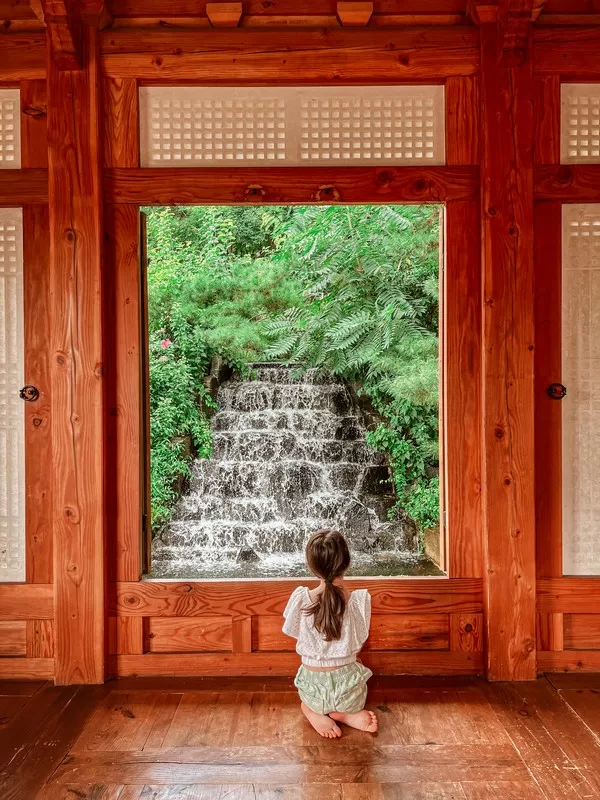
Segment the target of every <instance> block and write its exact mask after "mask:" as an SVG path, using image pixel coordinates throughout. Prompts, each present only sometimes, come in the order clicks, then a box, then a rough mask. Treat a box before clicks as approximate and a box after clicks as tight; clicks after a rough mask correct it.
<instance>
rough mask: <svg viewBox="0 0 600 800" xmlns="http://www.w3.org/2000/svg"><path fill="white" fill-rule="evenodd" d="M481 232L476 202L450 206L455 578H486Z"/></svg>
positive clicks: (447, 406)
mask: <svg viewBox="0 0 600 800" xmlns="http://www.w3.org/2000/svg"><path fill="white" fill-rule="evenodd" d="M479 229H480V210H479V205H478V203H477V201H471V202H463V201H452V202H450V203H447V205H446V233H445V242H446V255H445V264H444V275H443V292H444V318H445V334H444V342H445V348H444V352H443V354H442V368H443V370H444V380H443V386H444V396H443V406H442V407H443V412H444V415H445V418H444V425H443V430H444V442H443V448H444V452H445V462H446V470H445V472H446V483H447V486H446V511H447V528H448V544H449V559H448V574H449V576H450V577H451V578H461V577H467V576H469V577H471V576H480V575H482V574H483V563H482V562H483V555H482V546H483V542H482V525H481V513H482V508H481V469H482V463H481V430H482V429H481V414H482V405H481V300H480V298H481V237H480V232H479Z"/></svg>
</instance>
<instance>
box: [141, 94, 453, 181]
mask: <svg viewBox="0 0 600 800" xmlns="http://www.w3.org/2000/svg"><path fill="white" fill-rule="evenodd" d="M444 118H445V113H444V87H443V86H401V87H381V86H378V87H369V86H361V87H347V88H329V87H310V88H298V87H278V88H268V87H265V88H261V89H257V88H243V89H241V88H237V89H234V88H225V89H214V88H210V87H191V86H188V87H185V86H183V87H182V86H170V87H164V86H163V87H161V86H153V87H143V88H141V89H140V126H141V129H140V139H141V151H142V166H144V167H152V166H154V167H161V166H162V167H177V166H179V167H186V166H187V167H197V166H231V165H233V164H237V165H238V166H252V165H257V164H272V165H279V166H301V165H304V166H309V165H313V166H314V165H319V164H332V163H339V162H341V163H346V164H348V163H350V164H355V165H357V166H360V165H366V164H387V165H391V164H419V163H422V164H429V165H436V164H437V165H439V164H443V163H445V133H444Z"/></svg>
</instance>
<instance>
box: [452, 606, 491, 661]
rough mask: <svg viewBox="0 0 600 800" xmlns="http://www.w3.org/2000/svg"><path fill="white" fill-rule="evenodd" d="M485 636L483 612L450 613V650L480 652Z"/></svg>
mask: <svg viewBox="0 0 600 800" xmlns="http://www.w3.org/2000/svg"><path fill="white" fill-rule="evenodd" d="M483 637H484V630H483V615H482V614H450V650H454V651H457V652H463V653H480V652H482V651H483Z"/></svg>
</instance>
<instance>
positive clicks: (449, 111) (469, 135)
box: [446, 75, 480, 166]
mask: <svg viewBox="0 0 600 800" xmlns="http://www.w3.org/2000/svg"><path fill="white" fill-rule="evenodd" d="M479 158H480V149H479V82H478V79H477V77H476V76H474V75H464V76H461V77H458V78H448V79H447V81H446V163H447V164H448V165H450V166H452V165H459V164H479Z"/></svg>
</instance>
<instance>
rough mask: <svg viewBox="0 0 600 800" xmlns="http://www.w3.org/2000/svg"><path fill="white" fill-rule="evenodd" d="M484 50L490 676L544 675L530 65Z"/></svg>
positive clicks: (484, 34)
mask: <svg viewBox="0 0 600 800" xmlns="http://www.w3.org/2000/svg"><path fill="white" fill-rule="evenodd" d="M480 36H481V47H482V78H481V85H482V94H481V101H482V128H483V158H482V189H483V192H482V209H483V309H484V310H483V337H484V338H483V404H484V406H483V449H484V469H483V475H484V484H485V489H484V502H483V507H484V515H483V516H484V558H485V569H484V575H485V581H484V600H485V606H486V627H487V676H488V678H490V679H492V680H526V679H531V678H534V677H535V675H536V659H535V502H534V500H535V498H534V485H533V478H534V392H533V388H534V386H533V383H534V382H533V377H534V374H533V368H534V365H533V356H534V324H533V323H534V315H533V305H534V291H533V288H534V287H533V181H532V167H533V154H532V142H533V114H532V105H531V94H532V87H533V76H532V71H531V62H530V61H528V62H526V63H525V64H524V65H523V66H520V67H504V68H500V67H498V64H497V53H498V44H499V43H498V31H497V29H496V26H495V25H494V24H492V23H486V24H483V25H481V27H480Z"/></svg>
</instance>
